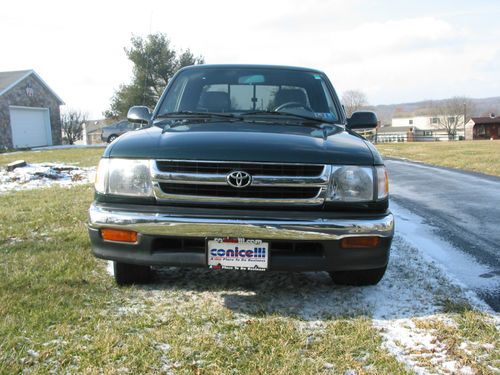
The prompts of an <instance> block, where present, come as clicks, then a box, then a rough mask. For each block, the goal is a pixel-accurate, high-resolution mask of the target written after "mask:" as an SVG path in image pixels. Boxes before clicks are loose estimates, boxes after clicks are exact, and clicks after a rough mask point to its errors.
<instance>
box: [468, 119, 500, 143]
mask: <svg viewBox="0 0 500 375" xmlns="http://www.w3.org/2000/svg"><path fill="white" fill-rule="evenodd" d="M465 139H467V140H476V139H500V116H496V117H495V115H494V114H493V113H491V114H490V115H489V116H485V117H471V119H470V120H469V122H468V123H467V124H465Z"/></svg>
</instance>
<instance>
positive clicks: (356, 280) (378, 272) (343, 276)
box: [330, 266, 387, 286]
mask: <svg viewBox="0 0 500 375" xmlns="http://www.w3.org/2000/svg"><path fill="white" fill-rule="evenodd" d="M386 268H387V266H385V267H382V268H374V269H371V270H359V271H336V272H330V277H331V278H332V280H333V282H334V283H335V284H338V285H354V286H364V285H376V284H378V282H379V281H380V280H382V278H383V277H384V274H385V270H386Z"/></svg>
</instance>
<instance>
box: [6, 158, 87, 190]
mask: <svg viewBox="0 0 500 375" xmlns="http://www.w3.org/2000/svg"><path fill="white" fill-rule="evenodd" d="M94 178H95V167H91V168H81V167H76V166H72V165H66V164H60V163H59V164H58V163H33V164H27V165H26V166H25V167H18V168H16V169H14V170H13V171H7V170H0V193H5V192H10V191H18V190H30V189H39V188H46V187H51V186H63V187H71V186H74V185H81V184H88V183H92V182H94Z"/></svg>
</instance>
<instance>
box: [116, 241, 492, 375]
mask: <svg viewBox="0 0 500 375" xmlns="http://www.w3.org/2000/svg"><path fill="white" fill-rule="evenodd" d="M108 269H109V267H108ZM156 275H157V281H158V283H157V284H153V285H150V286H144V287H141V288H138V289H137V290H135V291H134V293H133V296H134V297H133V298H132V299H131V300H130V301H129V306H127V307H125V308H124V307H119V308H116V310H115V312H114V313H115V314H116V315H118V316H123V315H124V314H125V315H127V314H131V315H132V314H133V315H135V314H138V315H141V314H143V315H147V314H149V315H151V314H154V315H158V316H169V315H171V314H180V315H186V314H192V311H193V310H198V309H200V307H201V306H205V307H206V309H207V310H209V311H221V310H229V311H231V312H232V314H231V315H230V316H231V317H230V318H229V317H228V318H227V319H230V322H229V321H228V322H227V324H231V325H234V326H244V325H246V324H250V323H249V322H252V321H255V320H262V321H264V320H266V319H269V317H271V316H272V317H277V318H278V319H283V320H285V321H287V320H292V321H293V322H294V324H295V326H296V327H297V329H299V330H300V331H301V332H303V333H305V334H306V335H307V340H308V342H310V343H313V342H315V341H316V340H318V339H320V338H321V337H322V336H323V335H324V334H325V329H326V327H327V324H328V322H329V321H331V319H343V318H345V317H352V318H355V317H359V316H368V317H372V319H373V326H374V328H375V329H376V330H377V331H378V332H379V333H380V335H381V336H382V338H383V344H382V345H383V347H384V348H385V349H386V350H387V351H389V352H390V353H391V354H393V355H394V356H395V357H396V358H397V359H398V360H399V361H400V362H402V363H404V364H405V365H406V366H407V367H408V368H409V369H410V370H412V371H414V372H416V373H418V374H427V373H438V374H448V373H464V374H467V373H471V372H470V371H471V369H470V367H469V366H468V365H466V364H464V363H462V362H461V361H460V360H459V358H456V356H454V355H453V354H450V353H449V346H448V343H447V342H446V340H444V339H443V338H442V337H440V336H439V335H438V334H437V332H435V330H433V329H430V328H429V329H428V328H425V327H420V325H419V324H418V322H426V321H430V320H433V321H439V322H441V323H442V324H445V325H448V326H449V325H453V324H454V322H453V321H452V320H451V319H449V318H448V317H447V315H445V314H444V313H443V312H442V311H443V304H444V301H446V300H453V301H454V302H456V303H457V304H468V303H470V302H472V303H476V302H477V301H478V300H477V298H472V300H471V296H473V294H472V293H471V292H470V291H468V290H466V289H464V288H463V286H462V285H460V284H459V283H457V282H455V281H454V280H453V279H450V277H449V275H448V274H447V273H446V272H444V270H443V269H442V268H441V267H439V266H438V265H437V264H435V262H433V261H431V260H429V259H428V258H427V257H425V256H423V254H422V252H421V250H420V249H418V248H416V247H414V246H412V245H411V244H410V243H409V242H407V241H406V239H405V238H404V237H403V236H401V235H397V236H396V237H395V239H394V242H393V247H392V253H391V259H390V264H389V267H388V270H387V273H386V276H385V277H384V279H383V280H382V281H381V282H380V283H379V284H378V285H376V286H370V287H363V288H359V287H346V286H337V285H334V284H333V283H332V281H331V279H330V278H329V276H328V275H327V274H326V273H323V272H306V273H279V272H269V273H260V272H251V271H249V272H242V271H226V270H225V271H211V270H206V269H181V268H157V269H156ZM479 305H480V307H481V308H483V307H484V306H483V305H482V304H479ZM202 318H203V317H202ZM211 329H212V328H211V327H210V326H208V325H207V326H202V327H201V328H199V329H198V331H199V332H198V331H196V332H194V331H193V332H190V333H189V334H190V335H208V332H209V331H210V330H211ZM200 330H201V331H200Z"/></svg>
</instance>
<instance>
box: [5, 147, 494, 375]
mask: <svg viewBox="0 0 500 375" xmlns="http://www.w3.org/2000/svg"><path fill="white" fill-rule="evenodd" d="M101 152H102V149H99V150H95V149H87V150H57V151H44V152H40V153H33V154H32V153H29V152H27V153H22V156H20V157H18V156H19V155H12V157H11V156H8V157H9V158H11V159H8V158H6V157H7V155H3V156H0V157H1V159H0V160H2V163H5V162H7V161H8V160H12V159H18V158H23V159H25V160H27V161H29V162H30V161H31V162H33V161H65V162H68V163H72V164H76V163H79V165H82V166H83V165H94V164H96V163H97V160H98V159H99V155H100V153H101ZM92 197H93V189H92V187H91V186H90V185H86V186H76V187H73V188H69V189H68V188H60V187H53V188H47V189H38V190H30V191H18V192H11V193H7V194H3V195H0V223H1V225H0V256H1V258H2V261H1V262H0V337H1V340H0V374H17V373H22V372H23V371H28V372H31V373H42V374H45V373H57V374H58V373H75V374H80V373H82V374H125V373H129V374H145V373H152V374H158V373H166V374H171V373H178V374H223V373H224V374H319V373H325V374H406V373H412V371H410V370H408V369H407V367H405V365H404V364H403V363H401V362H399V361H398V360H397V359H396V357H395V356H394V355H392V354H390V352H389V351H388V350H387V349H386V347H385V346H384V345H383V336H382V335H381V332H380V330H377V328H376V327H375V326H374V324H373V322H372V319H371V316H370V315H369V313H368V314H365V313H363V312H362V311H363V308H364V306H363V303H364V302H363V299H362V298H361V297H360V293H361V292H360V291H359V289H356V288H345V287H339V288H337V289H334V288H335V286H333V285H331V284H328V283H326V284H325V283H323V284H321V283H319V284H318V283H317V282H313V281H311V280H309V281H308V279H307V278H305V276H302V275H300V274H296V275H291V274H277V275H275V276H267V275H269V274H267V273H262V274H261V273H251V274H252V275H251V276H246V274H241V273H238V272H237V271H235V272H234V273H229V274H228V273H226V272H225V271H220V272H219V273H214V272H210V271H208V270H204V269H202V270H183V269H175V270H172V269H166V270H161V272H160V274H159V277H160V282H159V283H156V284H153V285H149V286H134V287H128V288H119V287H117V286H116V285H115V284H114V282H113V279H112V277H111V276H110V275H109V274H108V273H107V272H106V266H107V263H106V262H104V261H101V260H97V259H95V258H94V257H93V256H92V255H91V254H90V244H89V240H88V235H87V231H86V226H85V222H86V210H87V208H88V206H89V204H90V202H91V200H92ZM392 272H393V273H394V272H399V271H397V268H394V269H393V271H392ZM228 275H229V276H228ZM242 275H243V277H242ZM419 275H420V273H419ZM305 282H308V283H309V287H307V288H306V289H300V285H303V284H304V283H305ZM256 283H260V284H261V285H259V286H258V287H257V286H256V285H254V284H256ZM390 287H391V288H392V285H391V286H390ZM318 288H319V289H321V290H323V291H322V292H320V294H318V296H319V297H317V298H316V299H314V300H313V301H314V303H309V304H306V305H305V306H301V305H300V303H301V302H300V301H308V299H307V298H308V294H311V293H312V294H314V293H315V292H316V290H317V289H318ZM324 290H328V293H329V294H325V292H324ZM331 290H333V291H331ZM369 290H372V291H374V292H376V291H377V290H380V288H379V289H377V288H376V287H372V289H369ZM391 290H392V289H391ZM325 296H326V297H325ZM346 299H347V300H349V301H351V302H345V300H346ZM294 301H297V302H294ZM280 303H281V305H280ZM321 304H325V306H327V307H328V306H333V307H332V310H328V308H325V311H332V313H331V314H325V315H323V316H322V317H321V318H318V319H317V318H314V319H313V318H310V319H305V318H304V315H298V314H296V313H295V311H302V309H305V310H304V311H306V312H307V311H308V309H312V310H314V309H317V307H318V306H316V305H321ZM345 304H348V306H347V307H348V308H349V309H351V307H352V305H356V304H360V306H359V309H360V311H361V312H359V313H356V314H352V315H341V314H338V313H334V312H333V311H335V310H334V309H335V308H336V306H337V305H338V306H343V305H345ZM450 306H451V307H448V309H449V310H450V311H449V312H446V311H444V313H446V314H448V315H447V316H448V317H449V318H450V319H451V320H454V321H456V323H453V324H455V325H456V326H457V327H458V328H457V329H450V328H449V326H448V325H447V324H443V323H442V322H441V321H434V320H433V318H432V317H424V318H420V319H421V320H419V322H420V323H419V324H420V326H419V327H418V329H419V330H423V332H424V333H425V332H427V331H426V330H428V332H432V333H433V334H436V335H440V336H439V340H440V342H444V343H446V345H448V346H449V347H450V348H453V350H454V351H453V356H454V358H456V360H457V361H459V362H460V364H463V365H470V366H472V368H473V369H474V370H475V371H478V372H477V373H492V374H493V373H494V371H493V370H491V369H490V368H489V367H488V366H487V365H486V364H485V363H491V364H492V366H498V365H499V363H500V362H499V361H500V358H499V356H498V350H495V346H494V345H495V344H496V343H498V331H497V330H496V328H495V327H494V325H493V324H492V323H491V322H490V318H489V317H487V316H485V315H484V316H483V314H481V313H479V312H475V311H472V310H471V309H470V308H468V307H465V308H464V307H461V306H459V308H457V307H456V306H454V305H450ZM351 311H352V310H351ZM305 316H306V317H307V314H305ZM469 338H470V340H473V342H474V345H475V346H467V350H468V351H467V352H465V351H464V350H462V347H461V343H462V342H463V341H464V340H469ZM486 344H488V345H490V346H491V345H493V349H491V347H490V346H486ZM415 350H419V355H420V358H423V359H422V361H423V362H422V363H421V365H422V366H427V368H432V366H434V364H433V363H431V362H430V360H429V355H432V352H429V353H430V354H428V353H426V352H425V353H423V354H422V352H421V350H420V349H419V348H417V349H415ZM479 356H482V357H479ZM478 358H482V359H481V360H479V359H478ZM481 361H483V362H484V363H483V362H481Z"/></svg>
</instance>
